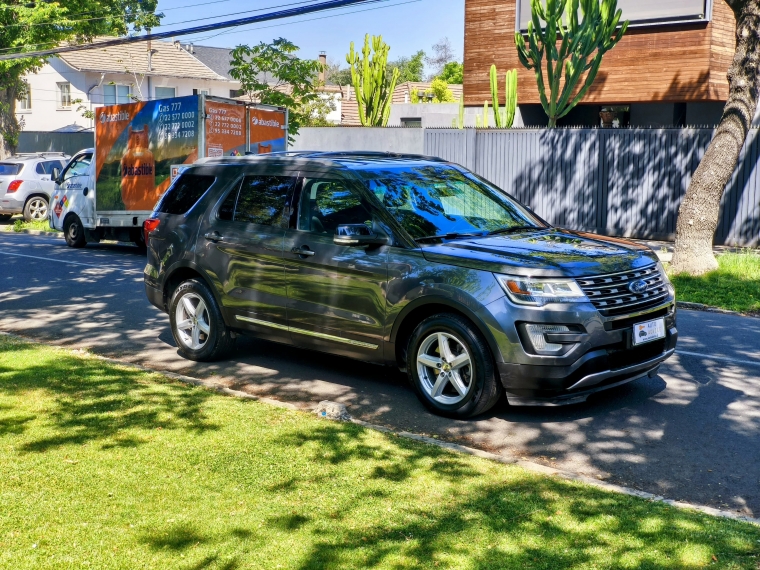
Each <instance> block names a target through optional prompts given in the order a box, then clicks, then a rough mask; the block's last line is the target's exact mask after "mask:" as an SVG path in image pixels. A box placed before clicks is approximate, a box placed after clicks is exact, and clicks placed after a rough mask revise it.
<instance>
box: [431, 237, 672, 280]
mask: <svg viewBox="0 0 760 570" xmlns="http://www.w3.org/2000/svg"><path fill="white" fill-rule="evenodd" d="M422 254H423V255H424V256H425V259H427V260H428V261H433V262H437V263H446V264H448V265H456V266H460V267H468V268H470V269H480V270H484V271H492V272H494V273H508V274H512V275H530V276H533V277H559V276H567V277H585V276H588V275H600V274H605V273H617V272H620V271H628V270H630V269H635V268H639V267H645V266H647V265H651V264H652V263H654V262H656V261H657V256H656V255H655V254H654V252H653V251H652V250H651V249H649V248H648V247H646V246H644V245H639V244H637V243H634V242H630V241H627V240H623V239H617V238H610V237H602V236H598V235H595V234H588V233H584V232H575V231H571V230H562V229H558V228H551V229H542V230H536V231H526V232H520V233H515V234H506V235H497V236H490V237H477V238H468V239H461V240H452V241H449V242H445V243H442V244H438V245H431V246H423V248H422Z"/></svg>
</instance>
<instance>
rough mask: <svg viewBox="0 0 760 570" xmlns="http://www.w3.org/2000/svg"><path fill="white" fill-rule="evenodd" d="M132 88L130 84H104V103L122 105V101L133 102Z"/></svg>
mask: <svg viewBox="0 0 760 570" xmlns="http://www.w3.org/2000/svg"><path fill="white" fill-rule="evenodd" d="M130 93H131V88H130V86H129V85H104V86H103V103H105V104H106V105H120V104H122V103H131V102H132V98H131V97H130Z"/></svg>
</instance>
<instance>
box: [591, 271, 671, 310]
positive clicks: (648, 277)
mask: <svg viewBox="0 0 760 570" xmlns="http://www.w3.org/2000/svg"><path fill="white" fill-rule="evenodd" d="M639 279H643V280H644V281H646V283H647V289H646V291H644V292H643V293H632V292H631V290H630V289H629V288H628V285H629V284H630V283H631V282H633V281H637V280H639ZM577 281H578V285H580V287H581V289H583V292H584V293H585V294H586V296H587V297H588V298H589V299H590V300H591V302H592V303H593V304H594V306H595V307H596V308H597V309H598V310H599V312H600V313H602V314H603V315H605V316H612V315H623V314H626V313H632V312H633V311H639V310H642V309H648V308H649V307H654V306H656V305H658V304H660V303H662V302H663V301H664V300H665V299H667V297H668V288H667V284H666V282H665V277H664V276H663V275H662V274H661V273H660V270H659V269H658V268H657V265H650V266H648V267H645V268H643V269H635V270H632V271H624V272H622V273H609V274H607V275H594V276H592V277H583V278H581V279H577Z"/></svg>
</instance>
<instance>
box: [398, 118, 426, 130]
mask: <svg viewBox="0 0 760 570" xmlns="http://www.w3.org/2000/svg"><path fill="white" fill-rule="evenodd" d="M401 126H402V127H407V128H412V129H420V128H422V117H402V118H401Z"/></svg>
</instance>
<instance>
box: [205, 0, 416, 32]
mask: <svg viewBox="0 0 760 570" xmlns="http://www.w3.org/2000/svg"><path fill="white" fill-rule="evenodd" d="M374 1H386V0H374ZM417 2H422V0H407V1H406V2H398V3H396V4H387V5H385V6H377V7H376V8H365V9H364V10H352V11H351V12H341V13H340V14H331V15H329V16H320V17H318V18H307V19H305V20H296V21H294V22H283V23H281V24H271V25H269V26H257V27H255V28H246V29H245V30H237V31H227V32H220V33H218V34H212V35H210V36H203V37H200V38H194V39H193V41H195V42H198V41H204V40H210V39H211V38H216V37H218V36H223V35H234V34H243V33H245V32H252V31H255V30H266V29H268V28H277V27H279V26H292V25H293V24H302V23H305V22H314V21H316V20H326V19H328V18H337V17H339V16H347V15H349V14H359V13H360V12H371V11H373V10H383V9H385V8H393V7H395V6H404V5H406V4H416V3H417Z"/></svg>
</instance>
